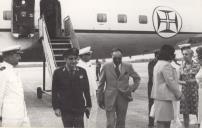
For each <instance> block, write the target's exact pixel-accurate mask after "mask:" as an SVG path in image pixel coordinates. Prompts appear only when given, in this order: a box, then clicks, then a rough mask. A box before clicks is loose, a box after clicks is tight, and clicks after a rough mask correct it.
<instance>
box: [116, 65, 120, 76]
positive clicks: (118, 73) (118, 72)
mask: <svg viewBox="0 0 202 128" xmlns="http://www.w3.org/2000/svg"><path fill="white" fill-rule="evenodd" d="M115 72H116V75H117V77H119V75H120V71H119V65H116V66H115Z"/></svg>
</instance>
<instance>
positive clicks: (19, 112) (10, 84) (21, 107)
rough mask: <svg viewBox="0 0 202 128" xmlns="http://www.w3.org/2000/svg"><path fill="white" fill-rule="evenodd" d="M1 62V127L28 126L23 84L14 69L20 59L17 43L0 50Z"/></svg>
mask: <svg viewBox="0 0 202 128" xmlns="http://www.w3.org/2000/svg"><path fill="white" fill-rule="evenodd" d="M0 52H1V53H2V57H3V62H2V63H0V117H1V118H2V127H25V126H29V125H30V124H29V119H28V117H27V110H26V105H25V101H24V91H23V85H22V81H21V78H20V74H19V72H18V71H17V70H16V69H15V67H16V66H17V65H18V62H19V61H20V59H21V55H20V54H21V53H22V52H21V50H20V46H19V45H13V46H9V47H5V48H4V49H2V50H0Z"/></svg>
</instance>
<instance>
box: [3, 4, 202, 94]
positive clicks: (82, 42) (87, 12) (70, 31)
mask: <svg viewBox="0 0 202 128" xmlns="http://www.w3.org/2000/svg"><path fill="white" fill-rule="evenodd" d="M44 1H46V2H47V1H48V2H47V3H46V4H45V6H44V7H42V8H41V7H40V0H1V1H0V6H1V8H0V49H1V48H3V47H7V46H10V45H13V44H20V45H21V48H22V50H23V51H24V54H23V55H22V61H32V62H35V61H44V60H45V59H44V58H46V61H48V62H47V64H48V65H49V66H47V67H48V70H49V75H50V77H49V79H50V78H51V76H52V74H53V71H54V69H55V68H56V66H55V65H56V64H55V62H54V61H53V59H52V58H53V56H55V58H56V57H58V58H60V59H61V53H58V55H50V54H51V53H53V50H52V51H51V49H50V48H51V47H53V44H54V43H53V44H51V46H49V45H50V44H48V43H51V38H52V36H51V29H52V28H53V27H57V26H54V25H53V26H48V22H47V21H46V18H47V17H45V16H44V15H45V14H44V15H41V12H42V10H43V9H44V8H46V5H47V6H48V5H49V4H50V3H51V1H57V3H60V4H57V5H60V8H61V13H60V12H57V14H58V15H59V16H61V24H62V25H61V28H60V26H59V27H57V29H61V33H62V36H63V37H62V38H64V39H66V38H69V39H70V41H71V43H72V44H71V46H73V47H77V48H83V47H86V46H91V48H92V51H93V56H92V57H93V58H94V59H97V58H98V59H102V58H108V57H110V52H111V49H112V48H114V47H119V48H121V49H122V50H123V53H124V56H133V55H140V54H146V53H152V51H154V50H156V49H159V48H160V47H161V46H162V45H164V44H170V45H173V46H175V47H177V46H176V45H177V44H178V43H182V42H186V41H189V42H192V44H193V45H201V42H202V25H201V23H202V15H200V12H201V11H202V1H201V0H192V1H191V0H44ZM58 1H59V2H58ZM49 2H50V3H49ZM53 6H54V5H53ZM58 8H59V6H58ZM50 11H51V10H50ZM52 19H54V18H50V19H49V21H50V22H51V20H52ZM59 38H61V37H59ZM57 41H58V40H56V41H55V42H57ZM56 44H57V43H55V44H54V45H56ZM61 49H63V48H59V49H56V51H57V50H58V51H59V52H60V51H61ZM63 50H64V49H63ZM58 51H57V52H58ZM54 54H55V53H54ZM49 55H50V57H49ZM47 57H48V58H47ZM55 60H56V59H55ZM59 62H61V60H59V61H58V63H59ZM58 65H59V64H58ZM58 65H57V66H58ZM44 69H45V68H44ZM45 72H46V71H45V70H44V72H43V73H44V74H45ZM44 78H45V75H44ZM48 81H51V80H48ZM48 85H51V84H50V83H49V84H48ZM43 91H46V89H45V82H43V90H42V89H41V88H40V87H39V88H37V96H38V98H41V96H42V92H43ZM47 91H48V90H47Z"/></svg>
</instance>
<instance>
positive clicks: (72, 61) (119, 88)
mask: <svg viewBox="0 0 202 128" xmlns="http://www.w3.org/2000/svg"><path fill="white" fill-rule="evenodd" d="M91 54H92V51H91V50H90V47H86V48H84V49H81V50H80V51H79V50H78V49H76V48H71V49H69V50H67V51H66V52H65V53H64V55H63V56H64V59H65V61H66V64H65V65H64V66H63V67H60V68H58V69H56V70H55V72H54V75H53V82H52V104H53V109H54V111H55V114H56V115H57V116H59V117H61V118H62V121H63V125H64V127H70V128H73V127H75V128H77V127H79V128H84V127H86V128H96V117H97V111H98V106H99V107H100V108H102V109H104V110H105V111H106V117H107V128H114V127H116V128H124V127H125V119H126V113H127V108H128V103H129V102H130V101H132V95H131V93H132V92H134V91H135V90H136V89H137V88H138V86H139V82H140V77H139V75H138V74H137V73H136V72H135V71H134V69H133V67H132V65H131V64H129V63H125V62H122V55H123V52H122V50H121V49H118V48H115V49H113V50H112V59H113V61H112V62H109V63H106V64H104V65H103V68H102V70H101V72H100V77H99V78H100V80H99V82H96V77H95V75H94V73H93V71H92V69H93V68H92V65H91V64H90V62H89V61H90V58H91ZM78 58H80V60H78ZM77 63H78V64H77ZM129 77H132V78H133V81H134V82H133V83H134V84H132V85H129ZM96 102H97V104H96ZM92 103H95V104H92ZM87 118H89V119H87Z"/></svg>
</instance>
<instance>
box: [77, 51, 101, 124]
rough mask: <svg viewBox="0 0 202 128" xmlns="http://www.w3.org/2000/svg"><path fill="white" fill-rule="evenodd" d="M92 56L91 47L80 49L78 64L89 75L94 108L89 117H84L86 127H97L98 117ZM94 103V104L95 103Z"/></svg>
mask: <svg viewBox="0 0 202 128" xmlns="http://www.w3.org/2000/svg"><path fill="white" fill-rule="evenodd" d="M91 56H92V51H91V47H85V48H82V49H80V50H79V57H80V60H79V63H78V66H80V67H82V68H84V69H85V70H86V72H87V75H88V80H89V86H90V94H91V100H92V109H91V112H90V117H89V119H87V118H86V117H84V126H85V128H96V117H97V109H98V106H97V104H96V103H97V101H96V89H97V83H96V74H95V70H94V67H93V65H92V63H91V62H90V59H91ZM93 103H94V104H93Z"/></svg>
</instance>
